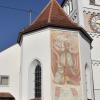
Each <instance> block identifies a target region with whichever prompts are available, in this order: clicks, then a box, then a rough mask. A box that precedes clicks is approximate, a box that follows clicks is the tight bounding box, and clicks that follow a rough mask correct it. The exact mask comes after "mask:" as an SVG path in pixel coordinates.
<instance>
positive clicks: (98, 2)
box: [63, 0, 100, 100]
mask: <svg viewBox="0 0 100 100" xmlns="http://www.w3.org/2000/svg"><path fill="white" fill-rule="evenodd" d="M63 9H64V11H65V12H66V13H67V14H68V13H69V16H70V18H71V19H72V20H73V21H75V22H76V23H78V24H79V25H80V26H82V27H83V28H84V29H85V30H86V31H87V32H88V34H89V35H90V36H91V37H92V39H93V42H92V49H91V60H92V70H93V81H94V94H95V100H99V98H100V80H99V78H98V76H100V68H99V67H100V53H99V50H100V45H99V43H100V0H76V1H74V0H68V1H67V0H65V1H64V4H63Z"/></svg>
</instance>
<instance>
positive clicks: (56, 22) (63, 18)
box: [18, 0, 79, 42]
mask: <svg viewBox="0 0 100 100" xmlns="http://www.w3.org/2000/svg"><path fill="white" fill-rule="evenodd" d="M47 26H53V27H61V28H72V29H73V28H74V29H75V28H79V27H78V25H77V24H76V23H74V22H72V21H71V19H70V18H69V17H68V15H67V14H66V13H65V12H64V11H63V9H62V7H61V6H60V5H59V4H58V2H57V1H56V0H50V2H49V3H48V4H47V6H46V7H45V8H44V9H43V11H42V12H41V13H40V15H39V16H38V17H37V18H36V20H35V21H33V22H32V24H31V25H30V26H28V27H27V28H26V29H24V30H23V31H22V32H20V36H19V39H18V42H19V41H20V39H21V36H22V35H23V34H27V33H29V32H32V31H35V30H38V29H41V28H44V27H47Z"/></svg>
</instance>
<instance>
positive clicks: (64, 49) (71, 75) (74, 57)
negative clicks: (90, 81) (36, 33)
mask: <svg viewBox="0 0 100 100" xmlns="http://www.w3.org/2000/svg"><path fill="white" fill-rule="evenodd" d="M51 38H52V72H53V84H54V85H53V90H54V91H53V93H54V94H53V95H54V97H53V100H81V94H80V93H81V90H80V63H79V43H78V36H77V35H73V34H71V33H68V32H58V31H57V32H56V31H55V32H54V33H53V34H52V37H51Z"/></svg>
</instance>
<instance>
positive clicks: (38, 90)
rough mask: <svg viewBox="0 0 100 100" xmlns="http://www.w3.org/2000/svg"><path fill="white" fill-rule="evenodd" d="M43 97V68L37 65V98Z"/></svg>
mask: <svg viewBox="0 0 100 100" xmlns="http://www.w3.org/2000/svg"><path fill="white" fill-rule="evenodd" d="M40 97H41V66H40V65H37V66H36V69H35V98H40Z"/></svg>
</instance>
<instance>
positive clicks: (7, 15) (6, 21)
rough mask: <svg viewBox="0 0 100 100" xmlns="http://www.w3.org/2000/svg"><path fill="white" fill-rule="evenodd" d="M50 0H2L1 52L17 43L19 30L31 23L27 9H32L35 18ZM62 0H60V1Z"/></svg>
mask: <svg viewBox="0 0 100 100" xmlns="http://www.w3.org/2000/svg"><path fill="white" fill-rule="evenodd" d="M48 1H49V0H0V52H1V51H3V50H5V49H6V48H8V47H10V46H11V45H13V44H15V43H16V41H17V37H18V34H19V32H20V31H21V30H22V29H23V28H24V27H26V26H27V25H29V13H28V12H27V11H29V10H30V9H32V20H34V19H35V18H36V16H38V14H39V13H40V11H41V10H42V9H43V8H44V7H45V5H46V4H47V3H48ZM62 1H63V0H58V2H59V3H62ZM15 8H17V9H22V10H17V9H15ZM23 9H24V10H25V11H24V10H23Z"/></svg>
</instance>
